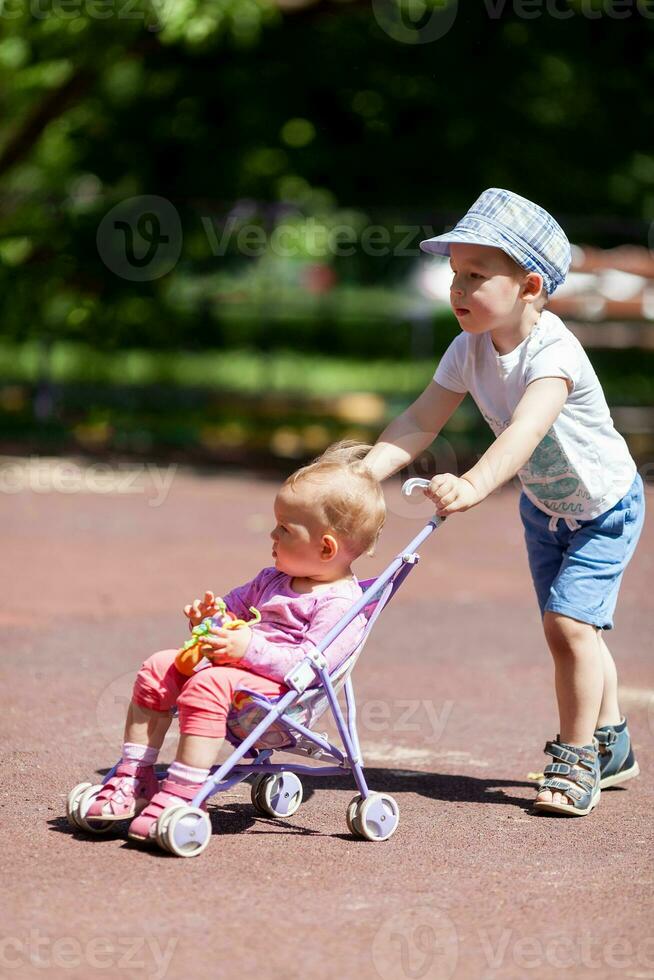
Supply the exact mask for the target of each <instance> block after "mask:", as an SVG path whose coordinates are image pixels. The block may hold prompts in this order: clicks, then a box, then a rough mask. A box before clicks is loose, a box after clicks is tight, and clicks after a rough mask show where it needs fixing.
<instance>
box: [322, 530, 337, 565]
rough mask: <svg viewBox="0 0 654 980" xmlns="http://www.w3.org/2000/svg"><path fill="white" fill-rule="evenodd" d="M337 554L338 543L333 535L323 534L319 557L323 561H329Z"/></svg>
mask: <svg viewBox="0 0 654 980" xmlns="http://www.w3.org/2000/svg"><path fill="white" fill-rule="evenodd" d="M337 554H338V541H337V540H336V538H335V537H334V535H333V534H323V536H322V541H321V547H320V557H321V558H322V560H323V561H331V560H332V558H335V557H336V555H337Z"/></svg>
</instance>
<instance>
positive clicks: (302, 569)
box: [270, 483, 329, 578]
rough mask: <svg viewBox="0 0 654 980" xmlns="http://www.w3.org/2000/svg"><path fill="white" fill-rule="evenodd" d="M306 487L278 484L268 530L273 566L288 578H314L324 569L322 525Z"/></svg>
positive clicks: (324, 555) (324, 556)
mask: <svg viewBox="0 0 654 980" xmlns="http://www.w3.org/2000/svg"><path fill="white" fill-rule="evenodd" d="M309 490H310V488H309V486H308V485H307V484H302V483H299V484H298V485H296V486H295V487H292V488H291V487H282V489H281V490H280V491H279V493H278V494H277V496H276V498H275V505H274V510H275V520H276V524H275V527H274V528H273V530H272V531H271V533H270V537H271V538H272V543H273V546H272V556H273V558H274V560H275V568H277V569H278V570H279V571H280V572H284V573H285V574H286V575H290V576H291V577H292V578H314V577H316V576H317V575H319V574H320V573H321V572H323V571H324V570H325V560H326V557H327V558H328V557H329V555H328V554H327V552H326V550H325V538H326V537H328V535H326V534H325V529H324V528H323V527H322V526H321V525H320V523H319V522H318V521H317V519H316V517H315V515H314V513H313V510H312V507H311V497H310V492H309Z"/></svg>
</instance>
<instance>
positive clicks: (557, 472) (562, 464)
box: [519, 429, 583, 513]
mask: <svg viewBox="0 0 654 980" xmlns="http://www.w3.org/2000/svg"><path fill="white" fill-rule="evenodd" d="M519 475H520V479H521V481H522V484H523V486H524V487H525V488H526V489H527V490H529V492H530V493H532V494H533V495H534V497H537V498H538V499H539V500H541V501H542V502H543V503H544V504H545V506H546V507H549V509H550V510H552V511H565V512H566V513H570V512H574V511H577V512H578V513H581V512H582V510H583V504H581V503H578V504H575V503H565V504H564V503H563V501H565V500H567V499H568V498H570V497H571V496H573V494H577V491H578V490H579V487H580V481H579V476H578V475H577V473H576V472H575V471H574V470H573V468H572V466H571V465H570V460H569V459H568V457H567V456H566V455H565V453H564V452H563V449H562V447H561V444H560V443H559V441H558V439H557V438H556V435H555V433H554V429H550V431H549V432H548V433H547V435H546V436H545V437H544V438H543V439H542V441H541V442H539V444H538V445H537V446H536V448H535V449H534V451H533V453H532V454H531V456H530V458H529V459H528V460H527V462H526V463H525V465H524V466H523V467H522V469H521V470H520V473H519Z"/></svg>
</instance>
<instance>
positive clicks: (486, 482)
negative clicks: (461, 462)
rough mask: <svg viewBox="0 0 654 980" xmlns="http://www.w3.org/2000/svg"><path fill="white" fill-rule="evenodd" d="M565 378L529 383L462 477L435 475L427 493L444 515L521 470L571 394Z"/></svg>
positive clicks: (463, 507)
mask: <svg viewBox="0 0 654 980" xmlns="http://www.w3.org/2000/svg"><path fill="white" fill-rule="evenodd" d="M568 391H569V389H568V383H567V382H566V380H565V379H564V378H539V379H538V380H537V381H533V382H532V383H531V384H530V385H528V386H527V390H526V391H525V393H524V395H523V396H522V398H521V399H520V401H519V402H518V405H517V406H516V409H515V411H514V413H513V415H512V417H511V422H510V423H509V425H508V426H507V428H506V429H505V430H504V432H502V433H501V434H500V435H499V436H498V437H497V439H496V440H495V442H494V443H493V444H492V445H491V446H490V448H489V449H488V450H487V451H486V452H485V453H484V455H483V456H482V457H481V459H480V460H479V462H478V463H476V465H475V466H473V467H472V469H470V470H468V472H467V473H464V474H463V476H461V477H456V476H453V475H452V474H451V473H443V474H440V475H438V476H435V477H434V479H433V480H432V482H431V486H430V488H429V490H426V491H425V493H426V494H427V496H429V497H430V498H431V499H432V500H433V501H434V503H435V504H436V512H437V513H438V514H439V515H441V516H442V517H444V516H447V515H448V514H454V513H456V512H457V511H460V510H468V509H469V508H470V507H474V506H475V504H478V503H480V502H481V501H482V500H483V499H484V498H485V497H487V496H488V495H489V494H490V493H492V492H493V490H496V489H497V487H500V486H501V485H502V484H503V483H506V482H507V480H510V479H511V478H512V477H514V476H515V475H516V473H517V472H518V470H519V469H521V468H522V467H523V466H524V465H525V463H526V462H527V460H528V459H529V457H530V456H531V454H532V453H533V451H534V449H535V448H536V446H537V445H538V444H539V443H540V442H541V441H542V440H543V438H544V437H545V435H546V434H547V433H548V432H549V430H550V428H551V426H552V423H553V422H554V421H555V419H556V418H557V417H558V415H559V414H560V412H561V409H562V408H563V406H564V405H565V402H566V399H567V397H568Z"/></svg>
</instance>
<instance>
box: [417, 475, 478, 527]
mask: <svg viewBox="0 0 654 980" xmlns="http://www.w3.org/2000/svg"><path fill="white" fill-rule="evenodd" d="M424 494H425V496H426V497H429V499H430V500H433V502H434V504H435V505H436V513H437V514H438V516H439V517H447V516H448V515H449V514H456V513H457V512H459V511H464V510H469V509H470V508H471V507H474V506H475V504H478V503H479V501H480V500H481V499H482V497H481V496H480V494H479V491H478V490H477V489H476V487H474V486H473V485H472V483H470V481H469V480H466V479H465V477H462V476H454V474H453V473H438V474H437V475H436V476H435V477H433V478H432V480H431V481H430V482H429V485H428V486H427V487H425V489H424Z"/></svg>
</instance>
